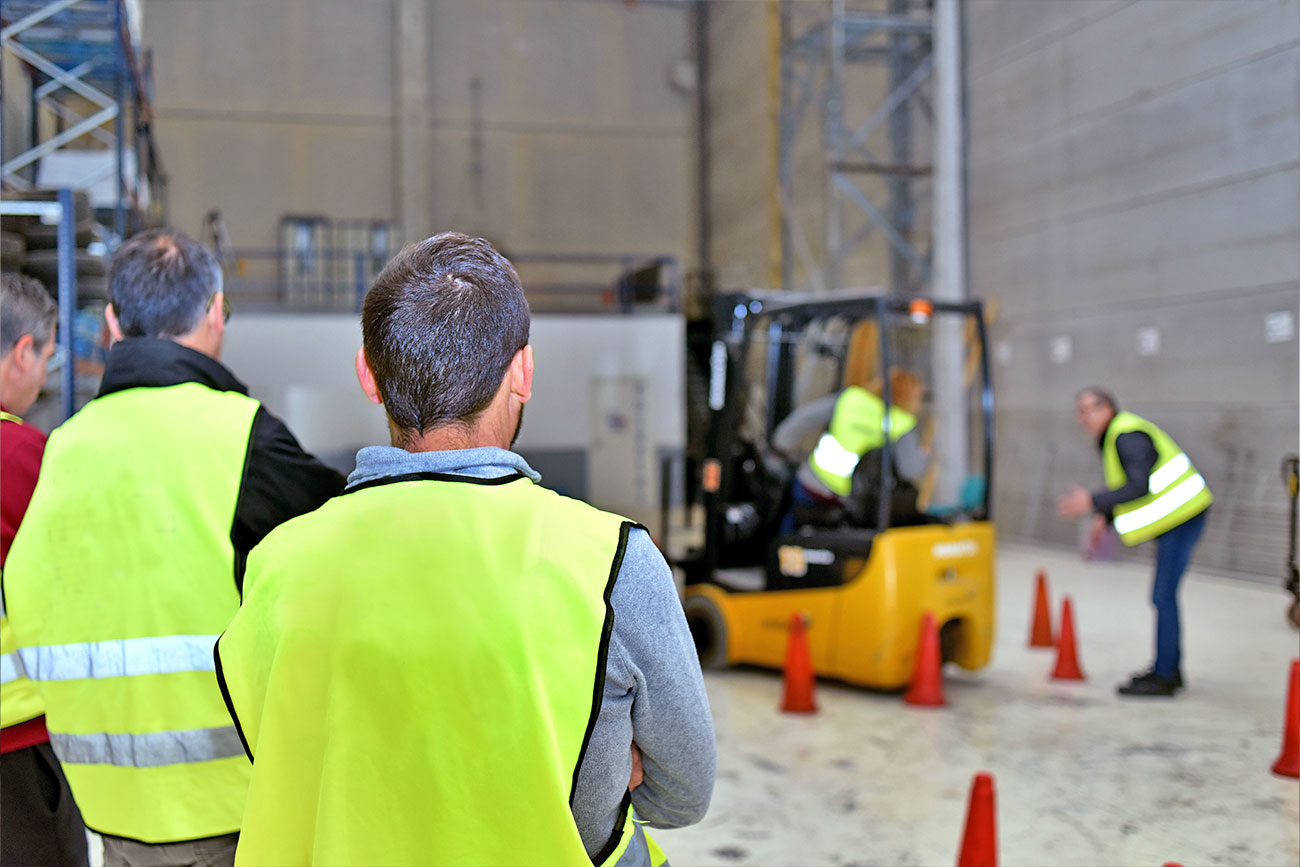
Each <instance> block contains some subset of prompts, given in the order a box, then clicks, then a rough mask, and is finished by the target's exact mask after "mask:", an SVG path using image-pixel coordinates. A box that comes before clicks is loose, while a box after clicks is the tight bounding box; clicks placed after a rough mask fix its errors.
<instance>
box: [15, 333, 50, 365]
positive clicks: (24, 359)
mask: <svg viewBox="0 0 1300 867" xmlns="http://www.w3.org/2000/svg"><path fill="white" fill-rule="evenodd" d="M51 339H53V338H51ZM9 352H10V356H9V357H10V358H12V359H13V363H14V365H15V366H16V367H17V368H18V369H19V370H23V371H26V370H27V369H28V368H30V367H35V366H36V364H37V363H38V362H39V361H40V357H41V354H40V353H39V352H37V351H36V338H35V337H33V336H32V335H30V334H24V335H23V336H22V337H19V338H18V342H17V343H15V344H14V345H13V347H12V348H11V349H10V350H9Z"/></svg>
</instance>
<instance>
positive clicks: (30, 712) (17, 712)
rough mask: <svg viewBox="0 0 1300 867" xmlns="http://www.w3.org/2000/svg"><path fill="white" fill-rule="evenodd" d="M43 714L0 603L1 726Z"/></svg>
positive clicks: (13, 417)
mask: <svg viewBox="0 0 1300 867" xmlns="http://www.w3.org/2000/svg"><path fill="white" fill-rule="evenodd" d="M0 417H3V419H4V420H5V421H11V422H13V423H14V424H22V423H23V420H22V419H21V418H19V417H18V416H16V415H14V414H13V413H11V412H5V411H4V410H0ZM43 713H45V704H44V703H43V702H42V701H41V696H40V693H38V692H37V691H36V686H35V685H34V684H33V683H32V682H31V681H30V680H28V678H27V672H26V671H25V670H24V669H23V660H22V657H20V656H19V655H18V653H17V649H16V647H15V646H14V637H13V633H11V632H10V631H9V617H8V615H7V613H6V612H5V609H4V605H3V604H0V728H6V729H7V728H9V727H10V726H14V725H18V723H22V722H27V721H28V720H31V719H36V718H37V717H38V716H40V715H41V714H43Z"/></svg>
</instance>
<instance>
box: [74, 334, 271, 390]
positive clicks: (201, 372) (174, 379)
mask: <svg viewBox="0 0 1300 867" xmlns="http://www.w3.org/2000/svg"><path fill="white" fill-rule="evenodd" d="M186 382H197V383H198V384H200V385H206V386H207V387H208V388H211V389H215V390H217V391H234V392H238V393H239V394H248V387H247V386H246V385H244V384H243V383H242V382H240V381H239V380H238V379H237V378H236V377H235V375H234V374H233V373H231V372H230V369H229V368H228V367H226V366H225V365H224V364H222V363H221V362H220V361H217V360H216V359H215V358H210V357H208V356H206V355H204V354H203V353H202V352H199V351H198V350H195V349H190V348H189V347H188V346H181V345H180V344H179V343H177V342H176V341H174V340H166V339H161V338H153V337H128V338H127V339H126V340H121V341H118V342H117V343H115V344H113V348H112V349H110V350H109V353H108V363H107V365H106V366H105V369H104V379H103V381H102V382H101V384H100V386H99V394H98V395H97V397H103V396H105V395H108V394H112V393H113V392H115V391H124V390H126V389H128V388H166V387H167V386H171V385H181V384H182V383H186Z"/></svg>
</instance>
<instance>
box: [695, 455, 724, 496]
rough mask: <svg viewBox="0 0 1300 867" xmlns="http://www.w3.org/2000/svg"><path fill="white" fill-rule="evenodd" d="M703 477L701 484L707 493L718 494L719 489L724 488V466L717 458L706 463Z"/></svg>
mask: <svg viewBox="0 0 1300 867" xmlns="http://www.w3.org/2000/svg"><path fill="white" fill-rule="evenodd" d="M701 476H702V478H701V479H700V482H701V485H702V486H703V488H704V490H705V492H707V493H710V494H716V493H717V492H718V488H720V487H722V464H721V463H720V462H719V461H718V459H717V458H709V459H708V460H707V461H705V462H704V471H703V472H702V473H701Z"/></svg>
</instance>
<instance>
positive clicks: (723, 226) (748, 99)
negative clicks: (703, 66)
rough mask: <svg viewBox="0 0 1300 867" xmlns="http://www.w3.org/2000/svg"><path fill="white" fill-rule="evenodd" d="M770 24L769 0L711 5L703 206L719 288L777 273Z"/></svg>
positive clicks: (762, 281) (759, 281)
mask: <svg viewBox="0 0 1300 867" xmlns="http://www.w3.org/2000/svg"><path fill="white" fill-rule="evenodd" d="M775 26H777V25H776V22H775V21H774V20H773V18H772V13H771V9H770V5H769V4H768V3H766V2H759V3H755V2H745V0H720V2H716V3H711V4H710V6H709V30H708V39H709V51H710V64H711V67H712V70H711V74H710V76H709V80H708V82H706V83H705V86H706V87H708V92H709V106H710V121H709V123H710V135H709V141H708V148H709V151H710V155H711V164H712V167H713V172H712V177H711V178H710V181H709V183H710V201H709V206H708V207H709V212H710V215H711V218H712V225H713V244H712V256H713V262H714V267H715V268H716V271H717V284H718V286H720V287H723V288H729V289H734V288H746V287H752V286H775V285H776V284H777V282H778V278H779V275H780V259H779V245H780V235H779V231H780V223H779V219H780V218H779V214H778V213H777V212H776V210H775V201H774V198H773V197H774V196H775V193H776V126H775V124H774V122H773V120H774V116H773V114H772V113H773V112H774V111H775V108H776V107H775V105H774V104H773V101H772V98H773V94H772V93H771V89H770V75H771V73H772V68H771V63H772V52H771V45H770V42H769V40H770V39H771V36H772V32H771V29H772V28H773V27H775ZM774 245H775V251H774Z"/></svg>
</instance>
